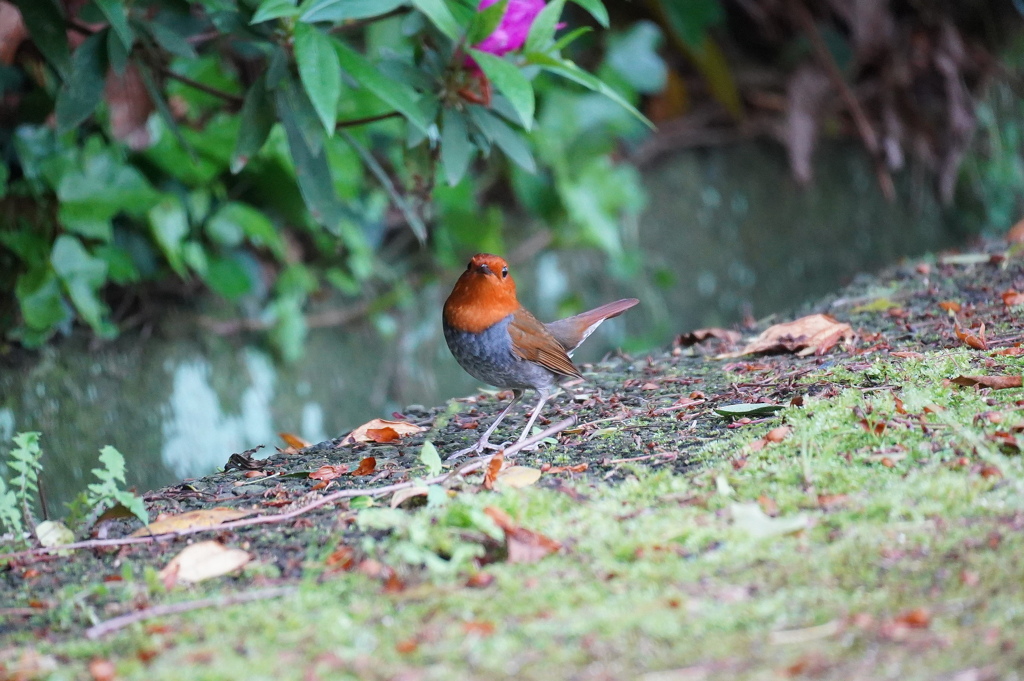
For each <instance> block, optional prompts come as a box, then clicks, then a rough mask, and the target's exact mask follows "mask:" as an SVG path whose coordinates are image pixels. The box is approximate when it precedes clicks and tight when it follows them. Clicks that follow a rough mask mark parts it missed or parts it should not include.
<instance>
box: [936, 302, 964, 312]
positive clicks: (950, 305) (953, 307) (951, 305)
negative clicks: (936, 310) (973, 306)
mask: <svg viewBox="0 0 1024 681" xmlns="http://www.w3.org/2000/svg"><path fill="white" fill-rule="evenodd" d="M939 307H941V308H942V309H943V310H945V311H946V312H959V311H960V309H961V307H960V303H958V302H956V301H955V300H943V301H942V302H941V303H939Z"/></svg>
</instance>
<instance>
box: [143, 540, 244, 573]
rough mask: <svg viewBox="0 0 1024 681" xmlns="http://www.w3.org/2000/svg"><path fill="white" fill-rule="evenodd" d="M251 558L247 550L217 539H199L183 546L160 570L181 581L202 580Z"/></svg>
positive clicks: (226, 571)
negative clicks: (222, 542)
mask: <svg viewBox="0 0 1024 681" xmlns="http://www.w3.org/2000/svg"><path fill="white" fill-rule="evenodd" d="M250 560H252V556H250V555H249V552H248V551H243V550H242V549H232V548H228V547H227V546H224V545H223V544H221V543H220V542H218V541H201V542H199V543H197V544H192V545H191V546H187V547H185V548H184V549H183V550H182V551H181V553H179V554H178V555H176V556H175V557H174V558H172V559H171V562H169V563H168V564H167V566H166V567H164V569H163V570H161V571H160V577H161V578H165V577H167V576H172V575H173V577H174V579H176V580H177V581H181V582H192V583H195V582H202V581H203V580H206V579H212V578H214V577H220V576H222V575H226V574H228V573H229V572H234V571H235V570H237V569H239V568H241V567H242V566H244V565H245V564H246V563H248V562H249V561H250Z"/></svg>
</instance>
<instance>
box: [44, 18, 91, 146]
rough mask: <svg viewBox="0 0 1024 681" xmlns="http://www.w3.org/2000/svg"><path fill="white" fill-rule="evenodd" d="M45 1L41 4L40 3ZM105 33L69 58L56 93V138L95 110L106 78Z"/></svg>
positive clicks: (88, 40)
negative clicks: (66, 72) (68, 70)
mask: <svg viewBox="0 0 1024 681" xmlns="http://www.w3.org/2000/svg"><path fill="white" fill-rule="evenodd" d="M43 1H45V0H43ZM106 38H107V36H106V31H100V32H99V33H96V34H94V35H91V36H89V37H88V38H86V39H85V42H83V43H82V44H81V45H79V46H78V49H77V50H75V54H74V55H73V56H72V57H71V73H70V74H69V77H68V79H67V80H66V81H64V84H63V85H61V88H60V90H59V91H58V92H57V103H56V104H55V105H54V111H55V113H56V115H57V134H58V135H63V134H64V133H66V132H68V131H69V130H74V129H75V128H76V127H77V126H78V125H79V124H80V123H82V122H83V121H85V119H87V118H88V117H89V116H91V115H92V112H93V111H95V110H96V107H97V106H98V105H99V103H100V100H101V99H102V98H103V85H104V83H105V79H106V75H107V56H106V49H105V43H106Z"/></svg>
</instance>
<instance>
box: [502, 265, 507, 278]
mask: <svg viewBox="0 0 1024 681" xmlns="http://www.w3.org/2000/svg"><path fill="white" fill-rule="evenodd" d="M507 276H508V268H507V267H502V268H501V278H502V279H504V278H505V277H507Z"/></svg>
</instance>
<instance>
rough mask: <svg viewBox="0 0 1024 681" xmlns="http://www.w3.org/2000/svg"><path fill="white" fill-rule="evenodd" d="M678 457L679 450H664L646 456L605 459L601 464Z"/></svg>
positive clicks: (607, 464) (670, 459)
mask: <svg viewBox="0 0 1024 681" xmlns="http://www.w3.org/2000/svg"><path fill="white" fill-rule="evenodd" d="M678 458H679V452H662V453H659V454H647V455H645V456H634V457H630V458H628V459H605V460H604V461H602V462H601V465H602V466H609V465H611V464H616V465H618V464H620V463H632V462H634V461H647V460H648V459H668V460H669V461H674V460H675V459H678Z"/></svg>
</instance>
